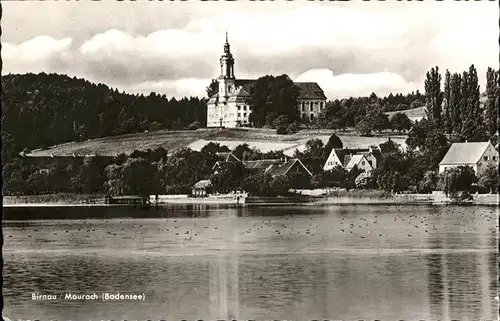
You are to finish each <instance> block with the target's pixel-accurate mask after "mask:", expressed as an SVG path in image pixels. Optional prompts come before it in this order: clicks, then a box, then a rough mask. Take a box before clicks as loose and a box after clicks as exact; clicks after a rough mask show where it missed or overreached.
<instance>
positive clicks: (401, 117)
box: [391, 113, 412, 133]
mask: <svg viewBox="0 0 500 321" xmlns="http://www.w3.org/2000/svg"><path fill="white" fill-rule="evenodd" d="M411 126H412V122H411V120H410V118H408V116H407V115H406V114H405V113H395V114H394V115H393V116H392V117H391V127H392V129H395V130H397V131H398V132H400V133H401V132H403V131H408V130H410V129H411Z"/></svg>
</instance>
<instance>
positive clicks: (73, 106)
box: [2, 73, 206, 152]
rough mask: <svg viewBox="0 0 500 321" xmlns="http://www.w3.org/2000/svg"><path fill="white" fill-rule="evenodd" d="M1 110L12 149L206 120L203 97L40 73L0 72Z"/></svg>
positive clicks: (195, 124)
mask: <svg viewBox="0 0 500 321" xmlns="http://www.w3.org/2000/svg"><path fill="white" fill-rule="evenodd" d="M2 110H3V119H2V134H3V135H4V137H6V136H7V137H6V139H7V141H9V145H8V146H7V147H8V148H9V149H10V150H13V152H19V151H21V150H22V149H32V148H38V147H44V146H50V145H54V144H59V143H64V142H70V141H81V140H86V139H90V138H97V137H105V136H112V135H120V134H128V133H136V132H142V131H145V130H149V131H154V130H160V129H185V128H188V127H190V128H195V127H198V126H200V127H202V126H205V124H206V101H205V100H203V99H199V98H195V97H191V98H182V99H180V100H177V99H176V98H171V99H168V98H167V97H166V96H165V95H158V94H155V93H151V94H150V95H147V96H144V95H142V94H141V95H132V94H126V93H123V92H118V90H116V89H112V88H109V87H107V86H106V85H103V84H93V83H91V82H89V81H86V80H84V79H78V78H76V77H73V78H70V77H68V76H65V75H58V74H45V73H40V74H24V75H13V74H9V75H6V76H2ZM4 147H5V145H4Z"/></svg>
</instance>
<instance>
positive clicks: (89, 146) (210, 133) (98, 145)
mask: <svg viewBox="0 0 500 321" xmlns="http://www.w3.org/2000/svg"><path fill="white" fill-rule="evenodd" d="M333 132H334V131H333V130H302V131H300V132H298V133H296V134H293V135H277V134H276V131H275V130H272V129H240V128H232V129H222V130H219V129H199V130H195V131H157V132H149V133H138V134H128V135H121V136H114V137H104V138H99V139H92V140H88V141H84V142H71V143H66V144H62V145H57V146H52V147H50V148H49V149H47V150H37V151H33V152H32V153H31V154H30V156H49V155H50V154H53V155H55V156H65V155H67V156H70V155H72V154H73V153H74V154H76V155H87V154H96V153H97V154H99V155H117V154H119V153H131V152H132V151H134V150H145V149H148V148H151V149H154V148H156V147H159V146H162V147H163V148H165V149H166V150H168V151H174V150H177V149H179V148H182V147H190V148H192V149H194V150H199V149H200V148H201V147H203V146H204V145H205V144H206V143H208V142H209V141H213V142H219V143H221V144H223V145H227V146H228V147H229V148H232V147H235V146H236V145H238V144H242V143H245V142H246V143H248V144H249V145H250V147H256V148H258V149H260V150H261V151H262V152H266V151H269V150H284V151H285V153H286V154H292V153H293V151H294V150H295V148H298V149H299V150H302V149H303V148H304V144H305V142H306V141H307V140H309V139H311V138H319V139H321V140H322V141H323V142H325V143H326V141H327V140H328V138H329V137H330V135H331V134H332V133H333ZM337 134H338V135H339V137H340V139H341V140H342V142H343V143H344V145H345V147H367V146H368V145H375V144H380V143H382V142H384V141H386V140H387V137H389V136H390V137H391V138H392V139H393V140H394V141H395V142H397V143H400V144H403V145H404V140H405V139H406V137H405V136H398V135H394V134H384V135H381V136H374V137H361V136H359V135H357V134H356V132H354V131H349V130H348V131H346V132H338V133H337Z"/></svg>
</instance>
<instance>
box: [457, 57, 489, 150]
mask: <svg viewBox="0 0 500 321" xmlns="http://www.w3.org/2000/svg"><path fill="white" fill-rule="evenodd" d="M462 88H463V89H464V91H465V93H466V94H465V96H466V97H464V103H463V105H462V107H464V110H462V115H463V118H462V135H463V136H464V138H465V139H467V140H468V141H476V142H477V141H482V140H484V139H485V124H484V117H483V111H482V109H481V106H480V102H479V98H480V92H479V79H478V76H477V70H476V68H475V67H474V65H471V66H470V68H469V71H468V73H467V81H466V83H465V84H464V86H463V87H462Z"/></svg>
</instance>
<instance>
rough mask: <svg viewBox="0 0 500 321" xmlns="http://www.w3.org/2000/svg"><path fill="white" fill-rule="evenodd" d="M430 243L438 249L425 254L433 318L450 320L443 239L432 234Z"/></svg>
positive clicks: (431, 246)
mask: <svg viewBox="0 0 500 321" xmlns="http://www.w3.org/2000/svg"><path fill="white" fill-rule="evenodd" d="M429 243H430V244H429V248H430V249H431V250H435V251H436V252H435V253H434V252H432V253H430V254H429V255H426V256H425V257H426V263H427V273H428V276H427V282H428V284H427V286H428V291H429V306H430V310H431V318H432V319H443V320H448V317H447V316H448V303H447V302H448V293H447V287H446V285H445V280H446V276H445V273H446V267H445V265H444V262H443V261H444V256H443V254H442V253H441V249H442V248H443V240H442V239H441V238H440V237H434V235H431V236H430V238H429Z"/></svg>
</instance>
